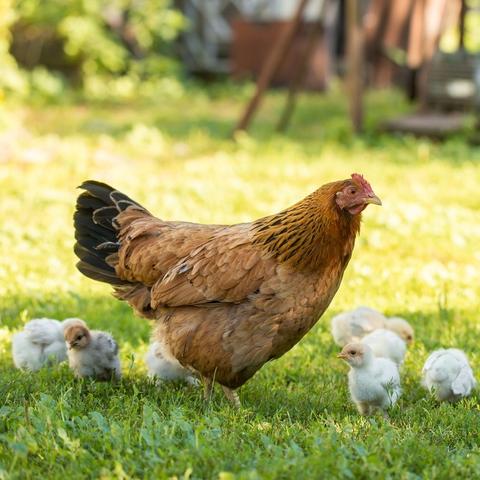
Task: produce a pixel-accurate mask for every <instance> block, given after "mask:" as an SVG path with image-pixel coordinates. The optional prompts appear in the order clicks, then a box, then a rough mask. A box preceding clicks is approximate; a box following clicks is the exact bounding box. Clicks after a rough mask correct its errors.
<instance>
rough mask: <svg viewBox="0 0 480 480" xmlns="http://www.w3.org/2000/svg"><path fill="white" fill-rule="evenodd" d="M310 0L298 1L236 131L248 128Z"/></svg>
mask: <svg viewBox="0 0 480 480" xmlns="http://www.w3.org/2000/svg"><path fill="white" fill-rule="evenodd" d="M307 2H308V0H300V1H299V3H298V7H297V10H296V12H295V15H294V17H293V19H292V20H291V21H290V22H288V23H287V25H285V28H284V30H283V31H282V33H281V34H280V37H279V39H278V40H277V43H276V44H275V45H274V46H273V49H272V52H271V53H270V55H269V57H268V58H267V60H266V62H265V64H264V66H263V68H262V71H261V72H260V75H259V76H258V80H257V87H256V90H255V94H254V95H253V97H252V98H251V100H250V102H249V103H248V105H247V108H246V109H245V112H244V114H243V115H242V118H241V119H240V121H239V122H238V124H237V125H236V127H235V129H234V131H233V132H234V133H235V132H237V131H239V130H247V128H248V125H249V124H250V122H251V120H252V118H253V116H254V114H255V111H256V110H257V108H258V106H259V105H260V102H261V100H262V97H263V94H264V93H265V90H266V89H267V88H268V86H269V85H270V82H271V81H272V78H273V76H274V75H275V73H276V72H277V70H278V68H279V67H280V64H281V62H282V60H283V59H284V58H285V54H286V52H287V50H288V48H289V47H290V44H291V43H292V40H293V37H294V36H295V33H296V32H297V30H298V27H299V25H300V23H301V21H302V14H303V11H304V10H305V7H306V5H307Z"/></svg>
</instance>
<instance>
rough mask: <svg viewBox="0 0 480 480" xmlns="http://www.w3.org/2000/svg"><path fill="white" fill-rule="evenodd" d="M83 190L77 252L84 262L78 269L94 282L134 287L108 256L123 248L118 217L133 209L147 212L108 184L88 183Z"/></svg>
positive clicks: (77, 219) (77, 221)
mask: <svg viewBox="0 0 480 480" xmlns="http://www.w3.org/2000/svg"><path fill="white" fill-rule="evenodd" d="M79 188H82V189H83V190H85V192H83V193H81V194H80V195H79V196H78V199H77V207H76V210H75V214H74V216H73V223H74V226H75V239H76V240H77V242H76V243H75V247H74V252H75V254H76V255H77V257H78V258H79V259H80V261H79V262H78V263H77V268H78V270H80V272H82V273H83V274H84V275H85V276H87V277H89V278H92V279H93V280H98V281H100V282H106V283H109V284H110V285H114V286H121V285H131V283H130V282H128V281H126V280H122V279H120V278H118V277H117V275H116V273H115V269H114V268H113V267H112V266H111V265H109V264H108V263H107V261H108V259H107V257H108V256H109V255H113V254H115V253H117V251H118V249H119V247H120V243H119V242H118V238H117V229H118V225H117V223H116V220H115V219H116V216H117V215H118V214H119V213H120V212H122V211H123V210H125V209H127V208H128V207H131V206H134V207H137V208H141V209H142V210H145V209H144V208H143V207H142V206H141V205H139V204H138V203H137V202H135V201H134V200H132V199H131V198H129V197H127V196H126V195H124V194H123V193H121V192H119V191H117V190H115V189H114V188H112V187H110V186H109V185H107V184H105V183H101V182H97V181H95V180H87V181H86V182H83V183H82V184H81V185H80V187H79Z"/></svg>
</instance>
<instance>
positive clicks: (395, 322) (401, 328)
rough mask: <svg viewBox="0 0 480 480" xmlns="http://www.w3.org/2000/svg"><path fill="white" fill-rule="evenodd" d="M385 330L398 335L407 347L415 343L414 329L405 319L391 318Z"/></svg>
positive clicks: (387, 321)
mask: <svg viewBox="0 0 480 480" xmlns="http://www.w3.org/2000/svg"><path fill="white" fill-rule="evenodd" d="M384 328H386V329H388V330H391V331H392V332H394V333H396V334H397V335H398V336H399V337H400V338H401V339H402V340H403V341H404V342H405V343H407V345H408V344H410V343H412V342H413V337H414V333H413V328H412V326H411V325H410V324H409V323H408V322H407V321H406V320H405V319H404V318H401V317H389V318H387V320H386V322H385V327H384Z"/></svg>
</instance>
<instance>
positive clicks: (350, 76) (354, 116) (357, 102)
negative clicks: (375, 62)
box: [346, 0, 365, 133]
mask: <svg viewBox="0 0 480 480" xmlns="http://www.w3.org/2000/svg"><path fill="white" fill-rule="evenodd" d="M346 7H347V9H346V34H347V86H348V91H349V100H350V118H351V121H352V126H353V130H354V132H355V133H360V132H361V131H362V130H363V90H364V78H363V76H364V40H365V34H364V30H363V25H362V24H363V16H362V12H361V8H360V5H359V0H347V3H346Z"/></svg>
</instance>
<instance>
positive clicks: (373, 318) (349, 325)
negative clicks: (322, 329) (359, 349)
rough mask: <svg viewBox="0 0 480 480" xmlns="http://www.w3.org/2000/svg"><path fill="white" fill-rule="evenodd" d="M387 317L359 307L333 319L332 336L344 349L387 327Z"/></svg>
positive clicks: (370, 309)
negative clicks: (348, 344) (378, 329)
mask: <svg viewBox="0 0 480 480" xmlns="http://www.w3.org/2000/svg"><path fill="white" fill-rule="evenodd" d="M385 321H386V317H385V316H384V315H383V314H381V313H380V312H377V310H374V309H373V308H370V307H358V308H356V309H354V310H351V311H349V312H343V313H340V314H339V315H336V316H335V317H333V318H332V335H333V339H334V341H335V343H336V344H337V345H339V346H340V347H343V346H344V345H346V344H347V343H351V342H358V341H359V340H360V339H361V338H362V337H364V336H365V335H367V333H370V332H373V331H374V330H376V329H377V328H384V327H385Z"/></svg>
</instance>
